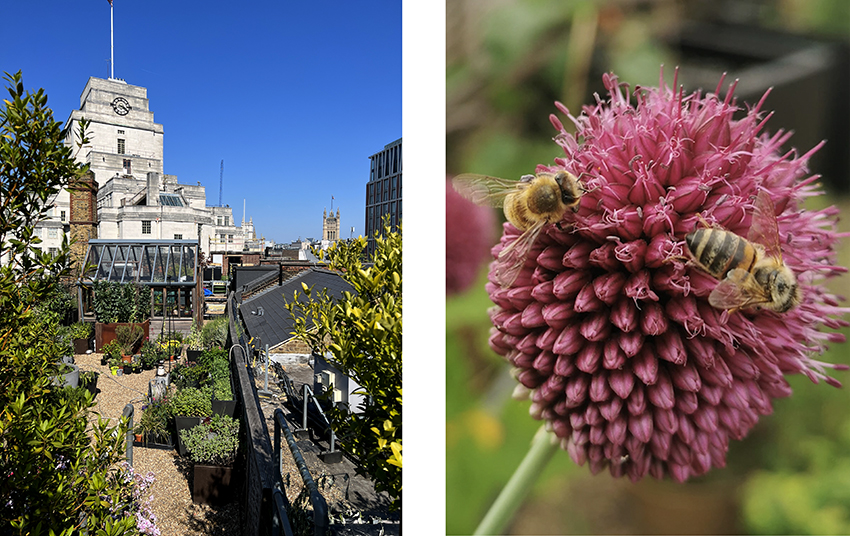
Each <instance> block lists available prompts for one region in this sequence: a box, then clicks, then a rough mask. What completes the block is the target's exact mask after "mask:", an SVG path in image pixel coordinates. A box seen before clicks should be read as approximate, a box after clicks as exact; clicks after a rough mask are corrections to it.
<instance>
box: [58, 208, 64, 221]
mask: <svg viewBox="0 0 850 536" xmlns="http://www.w3.org/2000/svg"><path fill="white" fill-rule="evenodd" d="M59 219H60V220H61V221H63V222H64V221H65V211H64V210H63V211H62V212H60V213H59Z"/></svg>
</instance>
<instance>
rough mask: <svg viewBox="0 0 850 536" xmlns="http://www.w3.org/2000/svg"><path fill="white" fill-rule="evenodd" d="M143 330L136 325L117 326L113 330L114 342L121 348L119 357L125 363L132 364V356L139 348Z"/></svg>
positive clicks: (143, 334)
mask: <svg viewBox="0 0 850 536" xmlns="http://www.w3.org/2000/svg"><path fill="white" fill-rule="evenodd" d="M144 336H145V333H144V330H142V328H141V326H138V325H132V324H131V325H127V326H118V327H117V328H115V340H116V341H118V344H119V345H120V346H121V357H122V358H123V359H124V362H125V363H132V362H133V354H135V352H136V349H137V348H138V347H140V346H141V344H142V338H143V337H144Z"/></svg>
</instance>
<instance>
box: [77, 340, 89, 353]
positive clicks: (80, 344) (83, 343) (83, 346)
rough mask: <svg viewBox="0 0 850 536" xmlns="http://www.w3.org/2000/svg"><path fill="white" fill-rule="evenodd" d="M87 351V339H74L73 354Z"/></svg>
mask: <svg viewBox="0 0 850 536" xmlns="http://www.w3.org/2000/svg"><path fill="white" fill-rule="evenodd" d="M88 349H89V340H88V339H74V353H75V354H84V353H86V351H87V350H88Z"/></svg>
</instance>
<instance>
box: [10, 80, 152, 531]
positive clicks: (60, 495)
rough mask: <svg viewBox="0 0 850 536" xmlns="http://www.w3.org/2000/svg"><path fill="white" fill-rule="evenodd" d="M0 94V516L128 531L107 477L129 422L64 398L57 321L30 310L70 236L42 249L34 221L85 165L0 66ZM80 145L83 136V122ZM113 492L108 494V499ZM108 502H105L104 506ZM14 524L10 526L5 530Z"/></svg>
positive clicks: (52, 287) (55, 280)
mask: <svg viewBox="0 0 850 536" xmlns="http://www.w3.org/2000/svg"><path fill="white" fill-rule="evenodd" d="M6 79H7V80H8V82H9V88H8V92H9V96H8V97H7V98H6V100H4V101H2V102H0V106H2V108H0V251H2V252H3V254H4V256H5V257H4V260H3V263H2V264H1V265H0V445H2V448H0V520H2V526H3V528H4V530H3V532H4V533H6V532H12V533H15V534H48V533H53V534H57V535H63V536H69V535H71V534H83V533H85V534H95V533H98V531H99V530H103V529H104V528H106V529H107V530H108V531H109V532H108V533H109V534H110V535H111V536H115V535H119V534H136V533H137V528H136V520H135V517H132V516H129V517H127V516H125V514H124V512H123V511H121V510H115V509H113V507H112V505H114V504H116V503H117V501H118V498H119V497H120V495H121V492H122V489H123V488H122V485H121V483H120V482H118V481H116V480H115V479H112V478H110V474H112V473H111V472H110V471H111V469H110V468H112V467H114V466H115V464H116V463H117V462H118V461H119V460H120V459H121V457H122V456H123V454H124V450H123V449H124V434H125V433H126V421H124V420H122V421H121V423H120V424H119V425H118V426H116V427H111V428H110V427H109V423H108V421H105V420H103V419H100V418H92V416H91V414H90V413H91V407H92V401H91V399H90V398H89V397H87V396H86V397H80V398H74V399H68V398H66V399H65V402H64V403H59V402H58V401H59V400H60V399H61V397H63V396H64V395H63V394H62V393H60V392H59V389H58V388H56V387H54V386H53V385H52V384H51V380H50V376H51V375H52V374H53V372H54V371H55V370H56V362H57V361H59V359H60V357H61V355H62V353H61V351H62V350H61V348H60V346H59V344H58V342H57V339H56V335H57V333H56V327H57V324H58V322H57V319H56V317H55V316H51V315H46V314H40V313H39V312H38V311H37V310H36V308H37V307H38V306H39V305H40V304H43V303H45V302H46V301H47V300H49V299H50V296H51V294H52V293H54V292H56V291H57V288H58V285H59V278H60V276H68V275H70V255H69V250H68V246H67V242H64V243H63V245H62V247H61V248H60V249H59V251H58V253H57V254H50V253H48V252H44V251H41V250H40V249H39V247H38V245H39V243H40V239H39V238H38V237H36V236H35V233H34V228H35V226H36V225H37V224H38V223H40V222H42V221H44V220H45V219H46V217H47V211H48V210H49V209H50V208H51V207H52V205H51V200H52V199H55V197H56V195H57V194H58V193H59V191H60V190H61V189H62V188H64V187H66V186H67V185H68V182H69V181H72V180H73V181H75V180H77V178H79V177H81V176H82V175H83V174H84V173H86V172H88V169H87V166H84V165H82V164H79V163H77V162H76V160H75V158H74V155H73V151H72V148H71V147H66V146H65V140H66V139H67V138H69V137H71V134H73V133H72V132H70V130H68V129H62V128H61V125H60V123H59V122H57V121H54V119H53V112H52V111H51V110H50V109H49V108H48V107H47V96H46V95H45V93H44V90H38V91H37V92H35V93H31V92H28V91H27V92H25V91H24V84H23V81H22V77H21V74H20V72H18V73H16V74H13V75H7V76H6ZM81 123H82V124H81V128H80V132H79V138H78V139H77V140H76V141H77V145H78V146H80V147H81V146H82V145H83V144H84V143H86V142H87V140H86V138H85V132H84V131H85V122H81ZM107 499H109V500H107ZM110 501H112V503H111V504H110ZM9 529H11V530H9Z"/></svg>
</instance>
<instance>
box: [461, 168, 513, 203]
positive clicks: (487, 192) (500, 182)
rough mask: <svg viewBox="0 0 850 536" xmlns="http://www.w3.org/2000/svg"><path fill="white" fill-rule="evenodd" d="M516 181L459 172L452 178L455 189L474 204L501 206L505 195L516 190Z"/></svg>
mask: <svg viewBox="0 0 850 536" xmlns="http://www.w3.org/2000/svg"><path fill="white" fill-rule="evenodd" d="M517 184H518V183H517V181H509V180H507V179H500V178H498V177H491V176H489V175H479V174H477V173H461V174H460V175H457V176H456V177H454V178H453V179H452V185H453V186H454V188H455V190H457V192H458V193H459V194H460V195H462V196H463V197H465V198H466V199H469V200H470V201H472V202H473V203H475V204H476V205H483V206H485V207H501V206H502V204H503V203H504V201H505V197H507V195H508V194H509V193H511V192H513V191H515V190H516V187H517Z"/></svg>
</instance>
